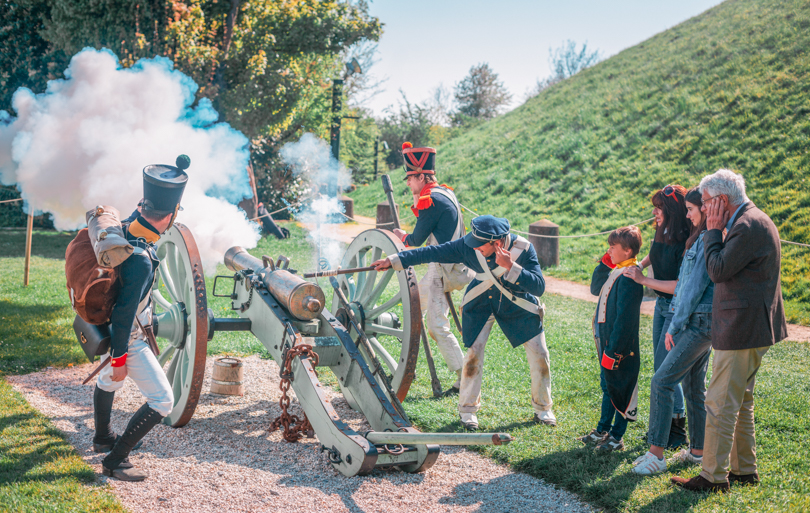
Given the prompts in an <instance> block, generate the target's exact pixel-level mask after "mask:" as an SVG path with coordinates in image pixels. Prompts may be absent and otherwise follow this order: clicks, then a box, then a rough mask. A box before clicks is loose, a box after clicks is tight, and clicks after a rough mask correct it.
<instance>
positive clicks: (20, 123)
mask: <svg viewBox="0 0 810 513" xmlns="http://www.w3.org/2000/svg"><path fill="white" fill-rule="evenodd" d="M65 77H66V78H65V79H64V80H54V81H51V82H49V83H48V86H47V89H46V91H45V92H44V93H42V94H34V93H33V92H32V91H31V90H29V89H26V88H20V89H18V90H17V92H16V93H14V96H13V99H12V106H13V107H14V111H16V113H17V117H16V118H15V117H12V116H11V115H10V114H9V113H7V112H5V111H0V181H2V183H4V184H7V185H10V184H14V183H16V184H17V185H18V187H19V188H20V190H21V194H22V197H23V198H24V200H25V202H26V207H25V208H26V211H27V210H28V209H29V208H32V207H33V208H35V209H36V210H41V211H46V212H50V213H51V214H52V215H53V218H54V225H55V226H56V228H57V229H60V230H71V229H76V228H79V227H81V226H83V225H84V224H85V222H84V213H85V212H86V211H87V210H89V209H91V208H93V207H94V206H96V205H100V204H104V205H112V206H114V207H116V208H118V209H119V210H120V211H121V213H122V215H128V214H129V213H130V212H132V211H133V210H134V209H135V206H136V205H137V203H138V201H139V200H140V199H141V197H142V195H143V182H142V169H143V168H144V166H146V165H149V164H169V165H174V162H175V158H176V157H177V155H180V154H186V155H188V156H189V157H191V167H190V168H189V169H188V170H187V172H188V175H189V180H188V185H187V186H186V190H185V193H184V195H183V200H182V203H181V204H182V206H183V208H184V210H183V211H181V212H180V213H179V214H178V222H180V223H183V224H185V225H187V226H188V227H189V228H190V229H191V231H192V233H193V234H194V238H195V240H196V242H197V246H198V247H199V250H200V255H201V257H202V260H203V265H204V267H205V270H206V272H207V273H208V274H211V273H213V272H214V270H215V268H216V264H217V263H218V262H221V261H222V258H223V256H224V254H225V251H227V250H228V248H230V247H231V246H236V245H240V246H244V247H254V246H255V245H256V243H257V242H258V240H259V237H260V235H259V228H258V225H257V224H255V223H250V222H249V221H248V220H247V219H246V217H245V214H244V212H243V211H241V210H240V209H238V208H237V207H236V205H235V204H234V203H237V202H239V201H240V200H241V199H242V198H249V197H252V195H253V193H252V190H251V188H250V182H249V179H248V176H247V171H246V168H247V165H248V160H249V152H248V140H247V138H246V137H245V136H244V135H242V134H241V133H240V132H238V131H236V130H234V129H233V128H231V127H230V126H228V125H227V124H225V123H215V122H216V120H217V118H218V116H217V113H216V112H215V111H214V109H213V108H212V106H211V102H210V101H209V100H207V99H202V100H200V101H199V102H198V104H197V106H196V107H192V105H193V103H194V95H195V93H196V92H197V89H198V88H197V85H196V84H195V83H194V81H193V80H192V79H191V78H189V77H188V76H186V75H184V74H183V73H181V72H179V71H177V70H174V69H173V64H172V62H171V61H170V60H168V59H166V58H163V57H156V58H153V59H142V60H140V61H138V62H137V63H136V64H135V65H134V66H132V67H131V68H129V69H122V68H121V66H120V64H119V62H118V59H117V57H116V56H115V55H114V54H113V53H112V52H111V51H109V50H101V51H97V50H94V49H90V48H87V49H84V50H82V51H81V52H79V53H78V54H76V55H75V56H74V57H73V58H72V59H71V61H70V65H69V66H68V69H67V70H66V71H65Z"/></svg>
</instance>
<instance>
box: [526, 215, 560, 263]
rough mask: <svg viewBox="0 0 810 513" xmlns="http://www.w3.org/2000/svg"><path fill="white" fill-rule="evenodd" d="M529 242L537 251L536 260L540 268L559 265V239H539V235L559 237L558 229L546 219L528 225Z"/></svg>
mask: <svg viewBox="0 0 810 513" xmlns="http://www.w3.org/2000/svg"><path fill="white" fill-rule="evenodd" d="M529 233H531V234H532V235H529V242H531V243H532V246H534V249H535V251H537V260H538V261H539V262H540V267H542V268H544V269H545V268H546V267H550V266H555V265H560V239H557V238H549V237H539V235H551V236H554V237H557V236H559V235H560V227H559V226H558V225H556V224H554V223H552V222H551V221H549V220H548V219H542V220H540V221H537V222H535V223H532V224H530V225H529Z"/></svg>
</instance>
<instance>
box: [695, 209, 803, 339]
mask: <svg viewBox="0 0 810 513" xmlns="http://www.w3.org/2000/svg"><path fill="white" fill-rule="evenodd" d="M703 241H704V243H705V252H706V270H707V271H708V273H709V277H710V278H711V280H712V281H713V282H714V283H715V287H714V300H713V302H712V347H713V348H714V349H719V350H723V351H729V350H738V349H752V348H755V347H766V346H772V345H774V344H775V343H776V342H779V341H780V340H783V339H784V338H785V337H787V323H786V321H785V309H784V305H783V300H782V281H781V268H780V266H781V261H782V248H781V246H780V243H779V231H778V230H777V229H776V225H774V224H773V221H771V218H770V217H768V215H767V214H765V212H763V211H761V210H760V209H758V208H757V207H756V206H755V205H754V204H753V203H752V202H750V201H749V202H748V203H747V204H746V205H745V206H743V208H741V209H740V211H739V212H738V213H737V217H736V218H735V219H734V221H733V223H732V225H731V230H729V231H728V233H727V234H726V240H725V241H723V234H722V232H721V231H720V230H709V231H708V232H706V235H705V236H704V238H703Z"/></svg>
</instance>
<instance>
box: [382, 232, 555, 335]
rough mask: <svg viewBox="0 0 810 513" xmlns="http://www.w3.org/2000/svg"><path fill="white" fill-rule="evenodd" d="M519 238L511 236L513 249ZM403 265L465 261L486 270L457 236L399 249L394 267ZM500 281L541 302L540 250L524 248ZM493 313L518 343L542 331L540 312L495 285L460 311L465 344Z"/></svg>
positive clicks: (491, 262) (490, 261) (490, 262)
mask: <svg viewBox="0 0 810 513" xmlns="http://www.w3.org/2000/svg"><path fill="white" fill-rule="evenodd" d="M516 239H517V235H510V236H509V237H508V241H509V247H507V248H505V249H507V250H510V249H511V248H512V244H514V242H515V240H516ZM486 261H487V265H488V267H489V268H490V269H495V268H496V267H498V264H496V263H495V255H494V254H493V255H492V256H491V257H489V258H487V259H486ZM396 262H398V263H399V264H401V265H402V267H403V268H405V267H411V266H414V265H419V264H427V263H430V262H438V263H440V264H464V265H466V266H467V267H469V268H470V269H472V270H474V271H475V272H477V273H483V272H484V269H482V268H481V265H480V264H479V263H478V258H477V257H476V255H475V250H474V249H472V248H471V247H469V246H467V245H466V244H464V239H463V238H462V239H456V240H454V241H451V242H446V243H444V244H440V245H438V246H427V247H424V248H417V249H411V250H408V251H403V252H401V253H398V254H397V256H396V257H395V258H392V263H393V264H394V267H395V268H397V263H396ZM498 280H499V281H500V283H501V285H503V287H504V288H505V289H506V290H508V291H509V292H512V293H514V295H515V296H517V297H520V298H523V299H525V300H527V301H531V302H532V303H534V304H538V302H537V298H536V297H535V296H542V295H543V292H544V291H545V289H546V282H545V280H544V279H543V273H542V271H541V270H540V263H539V262H538V261H537V253H536V252H535V251H534V247H533V246H531V245H529V247H528V248H527V249H526V250H525V251H523V252H522V253H521V254H520V256H519V257H518V259H517V261H516V262H515V263H514V264H513V265H512V269H511V270H510V271H509V272H508V273H505V274H504V275H503V276H502V277H501V278H498ZM479 283H481V280H478V279H473V281H472V282H471V283H470V284H469V285H468V286H467V291H469V290H470V289H472V288H474V287H475V286H476V285H478V284H479ZM490 315H494V316H495V320H496V321H497V322H498V326H500V327H501V330H502V331H503V333H504V335H506V338H507V339H508V340H509V342H510V343H511V344H512V347H518V346H520V345H522V344H525V343H526V342H528V341H529V340H531V339H532V338H534V337H536V336H537V335H539V334H540V333H542V332H543V319H541V318H540V316H539V315H536V314H533V313H530V312H528V311H526V310H524V309H523V308H521V307H519V306H518V305H516V304H514V303H513V302H512V301H510V300H509V299H508V298H506V297H503V294H501V292H500V291H499V290H498V289H497V288H496V287H495V286H494V285H493V286H492V287H490V288H489V289H488V290H486V291H485V292H484V293H483V294H481V295H480V296H478V297H477V298H475V299H473V300H472V301H470V302H469V303H467V304H466V305H464V308H463V309H462V311H461V316H462V319H461V324H462V326H463V330H462V333H461V335H462V337H463V339H464V346H465V347H470V346H472V345H473V343H474V342H475V339H476V337H478V334H479V333H480V332H481V329H482V328H483V327H484V324H486V322H487V319H489V316H490Z"/></svg>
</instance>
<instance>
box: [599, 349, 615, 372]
mask: <svg viewBox="0 0 810 513" xmlns="http://www.w3.org/2000/svg"><path fill="white" fill-rule="evenodd" d="M614 365H616V360H615V359H614V358H611V357H610V356H608V355H607V353H602V367H604V368H606V369H607V370H613V369H614V368H615V367H614Z"/></svg>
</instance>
